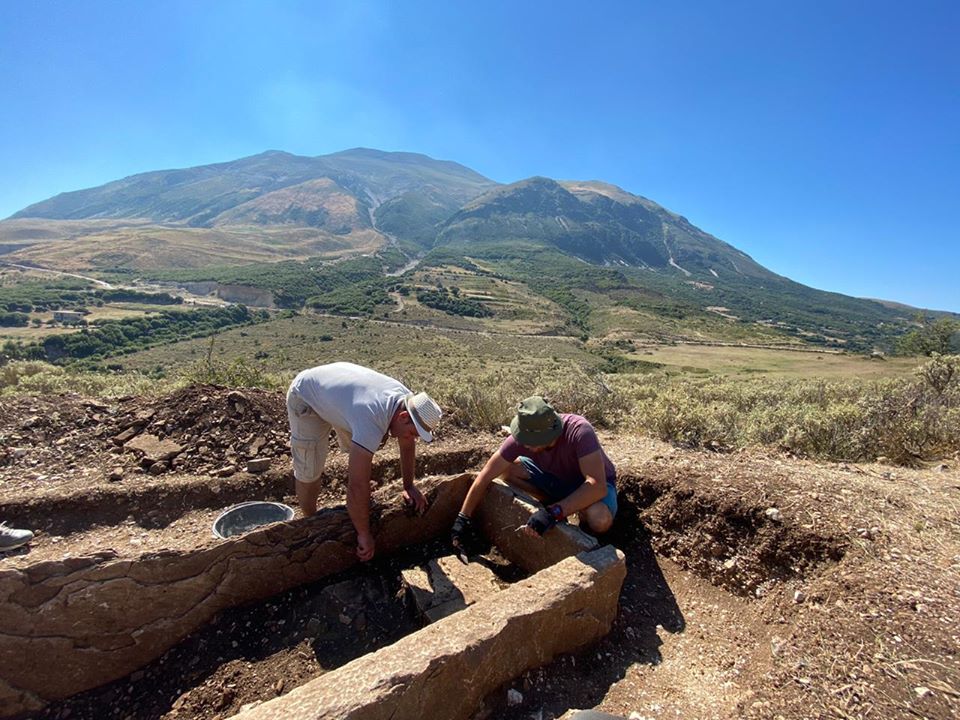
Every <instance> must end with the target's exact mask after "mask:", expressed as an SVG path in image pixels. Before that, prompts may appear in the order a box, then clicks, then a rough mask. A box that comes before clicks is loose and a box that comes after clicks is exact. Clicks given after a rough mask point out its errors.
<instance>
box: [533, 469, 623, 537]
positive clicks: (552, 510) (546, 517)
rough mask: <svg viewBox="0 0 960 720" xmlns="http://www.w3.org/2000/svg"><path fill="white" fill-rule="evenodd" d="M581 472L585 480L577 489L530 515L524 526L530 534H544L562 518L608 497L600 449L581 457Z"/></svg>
mask: <svg viewBox="0 0 960 720" xmlns="http://www.w3.org/2000/svg"><path fill="white" fill-rule="evenodd" d="M580 472H582V473H583V477H584V480H583V482H582V483H580V485H579V487H577V489H576V490H574V491H573V492H572V493H570V494H569V495H567V496H566V497H565V498H564V499H563V500H561V501H560V502H558V503H554V504H552V505H550V506H548V507H546V508H543V509H541V510H537V512H535V513H534V514H533V515H531V516H530V520H529V521H528V522H527V524H526V526H525V527H524V528H523V530H524V531H525V532H526V533H527V534H528V535H530V536H533V537H535V536H538V535H543V534H544V533H545V532H546V531H547V530H549V529H550V528H552V527H553V526H554V525H556V523H557V522H558V521H560V520H561V519H563V518H565V517H567V516H568V515H572V514H573V513H575V512H579V511H580V510H583V509H585V508H588V507H590V506H591V505H593V504H594V503H596V502H600V501H601V500H603V498H604V497H606V494H607V481H606V477H605V474H604V468H603V456H602V455H601V454H600V450H596V451H594V452H592V453H590V454H589V455H584V456H583V457H582V458H580ZM558 507H559V508H560V513H559V514H557V513H556V508H558ZM581 517H582V516H581Z"/></svg>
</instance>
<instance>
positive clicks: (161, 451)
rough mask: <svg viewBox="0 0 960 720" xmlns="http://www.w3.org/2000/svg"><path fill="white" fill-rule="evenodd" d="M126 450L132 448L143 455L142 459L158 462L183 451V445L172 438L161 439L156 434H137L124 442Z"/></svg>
mask: <svg viewBox="0 0 960 720" xmlns="http://www.w3.org/2000/svg"><path fill="white" fill-rule="evenodd" d="M124 447H125V448H127V449H128V450H134V451H136V452H137V453H139V454H140V455H142V456H143V459H144V460H150V461H152V462H160V461H162V460H169V459H170V458H174V457H176V456H177V455H179V454H180V453H182V452H183V447H182V446H181V445H177V443H175V442H173V440H166V439H164V440H161V439H160V438H158V437H157V436H156V435H137V436H136V437H135V438H133V439H132V440H128V441H127V442H126V443H124Z"/></svg>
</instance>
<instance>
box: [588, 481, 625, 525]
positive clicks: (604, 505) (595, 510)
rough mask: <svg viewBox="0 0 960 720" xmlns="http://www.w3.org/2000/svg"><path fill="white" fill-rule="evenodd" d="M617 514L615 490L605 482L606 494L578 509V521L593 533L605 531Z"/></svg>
mask: <svg viewBox="0 0 960 720" xmlns="http://www.w3.org/2000/svg"><path fill="white" fill-rule="evenodd" d="M616 514H617V491H616V489H615V488H614V487H613V485H610V484H609V483H607V494H606V496H605V497H604V498H603V500H600V501H599V502H595V503H594V504H593V505H591V506H589V507H587V508H584V509H583V510H581V511H580V513H579V515H580V523H581V524H582V525H586V527H587V529H588V530H590V531H591V532H595V533H605V532H607V531H608V530H609V529H610V528H611V527H612V526H613V518H614V516H615V515H616Z"/></svg>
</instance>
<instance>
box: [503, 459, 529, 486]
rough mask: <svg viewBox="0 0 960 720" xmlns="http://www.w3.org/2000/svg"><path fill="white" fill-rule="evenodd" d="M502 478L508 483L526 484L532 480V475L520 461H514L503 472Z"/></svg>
mask: <svg viewBox="0 0 960 720" xmlns="http://www.w3.org/2000/svg"><path fill="white" fill-rule="evenodd" d="M500 477H501V478H503V480H505V481H506V482H508V483H514V482H521V483H525V482H527V481H528V480H529V479H530V473H528V472H527V469H526V468H525V467H524V466H523V464H522V463H521V462H520V461H519V460H514V461H513V462H512V463H510V467H508V468H507V469H506V470H504V471H503V473H502V474H501V475H500Z"/></svg>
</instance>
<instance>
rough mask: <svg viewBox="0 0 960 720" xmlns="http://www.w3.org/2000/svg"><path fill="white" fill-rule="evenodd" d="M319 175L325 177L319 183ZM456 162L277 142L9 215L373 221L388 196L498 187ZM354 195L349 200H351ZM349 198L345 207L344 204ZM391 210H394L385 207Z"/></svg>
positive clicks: (213, 221)
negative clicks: (301, 150)
mask: <svg viewBox="0 0 960 720" xmlns="http://www.w3.org/2000/svg"><path fill="white" fill-rule="evenodd" d="M318 181H321V182H318ZM494 184H495V183H493V182H492V181H491V180H488V179H487V178H485V177H483V176H482V175H480V174H479V173H476V172H474V171H473V170H470V169H469V168H466V167H464V166H462V165H458V164H457V163H454V162H447V161H439V160H434V159H432V158H429V157H427V156H426V155H418V154H415V153H387V152H382V151H380V150H368V149H364V148H357V149H354V150H346V151H343V152H339V153H334V154H332V155H322V156H319V157H302V156H298V155H291V154H290V153H286V152H280V151H276V150H271V151H268V152H265V153H261V154H259V155H254V156H251V157H247V158H242V159H240V160H234V161H232V162H226V163H217V164H215V165H203V166H200V167H195V168H187V169H184V170H160V171H156V172H148V173H141V174H139V175H132V176H130V177H127V178H124V179H122V180H116V181H114V182H110V183H107V184H106V185H101V186H100V187H96V188H90V189H87V190H77V191H74V192H67V193H61V194H60V195H57V196H56V197H53V198H50V199H49V200H44V201H42V202H39V203H36V204H34V205H30V206H29V207H27V208H24V209H23V210H21V211H20V212H17V213H15V214H14V215H13V216H12V218H11V219H23V218H46V219H51V220H90V219H117V218H126V219H131V220H148V221H151V222H154V223H163V224H168V223H179V224H184V225H187V226H191V227H214V226H222V225H230V224H237V223H252V224H264V225H271V224H296V225H307V226H312V227H326V225H327V221H328V218H329V217H330V216H331V215H332V216H333V218H334V219H333V221H332V226H333V228H335V229H336V228H339V227H342V225H341V223H342V221H343V220H344V217H343V213H344V211H345V210H347V212H348V214H350V215H352V217H350V218H349V219H348V224H350V225H355V224H361V225H362V224H363V223H364V221H363V220H361V219H360V218H359V216H360V215H365V216H366V217H367V221H366V225H367V227H369V226H370V225H371V224H372V219H373V218H372V216H371V213H373V212H375V211H376V210H377V209H378V208H380V206H381V205H383V204H384V203H391V202H393V203H397V202H400V203H402V202H404V198H405V197H407V196H409V195H411V194H413V195H420V196H423V197H425V198H430V199H431V201H432V202H435V203H437V204H439V205H442V206H444V207H459V206H460V205H462V204H463V203H464V202H466V201H467V200H469V199H470V198H472V197H475V196H476V195H479V194H480V193H482V192H484V191H485V190H487V189H489V188H491V187H493V186H494ZM348 198H349V200H348ZM345 202H346V204H347V205H352V208H345V207H344V203H345ZM388 214H389V213H388Z"/></svg>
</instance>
